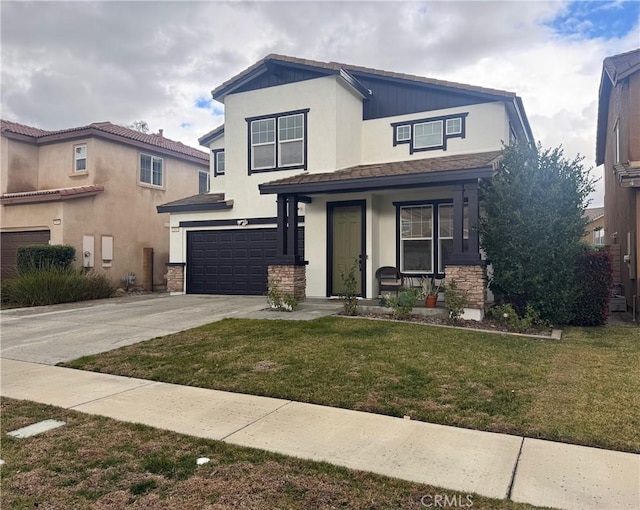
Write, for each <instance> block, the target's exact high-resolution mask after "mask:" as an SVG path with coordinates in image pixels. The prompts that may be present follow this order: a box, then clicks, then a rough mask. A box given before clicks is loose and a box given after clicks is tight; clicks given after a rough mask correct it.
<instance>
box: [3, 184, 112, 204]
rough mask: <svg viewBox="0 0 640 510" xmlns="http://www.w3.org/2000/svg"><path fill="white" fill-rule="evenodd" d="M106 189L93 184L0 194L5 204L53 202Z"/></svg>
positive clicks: (86, 195)
mask: <svg viewBox="0 0 640 510" xmlns="http://www.w3.org/2000/svg"><path fill="white" fill-rule="evenodd" d="M103 191H104V186H102V185H99V184H93V185H90V186H79V187H76V188H58V189H43V190H39V191H21V192H20V193H5V194H4V195H0V202H1V203H3V204H5V205H11V204H28V203H32V202H51V201H54V200H69V199H71V198H82V197H90V196H93V195H97V194H99V193H102V192H103Z"/></svg>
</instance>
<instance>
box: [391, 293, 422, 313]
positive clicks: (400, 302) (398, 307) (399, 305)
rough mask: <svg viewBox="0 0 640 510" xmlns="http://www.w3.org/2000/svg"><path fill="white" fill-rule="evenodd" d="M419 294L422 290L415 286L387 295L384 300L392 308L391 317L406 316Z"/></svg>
mask: <svg viewBox="0 0 640 510" xmlns="http://www.w3.org/2000/svg"><path fill="white" fill-rule="evenodd" d="M421 294H422V290H421V289H419V288H417V287H416V288H411V289H400V291H399V292H398V295H397V296H388V297H387V298H386V301H387V303H388V304H389V306H390V307H391V308H392V310H393V318H394V319H406V318H408V317H409V315H410V314H411V310H413V307H414V306H415V305H416V301H417V299H418V298H419V297H420V296H421Z"/></svg>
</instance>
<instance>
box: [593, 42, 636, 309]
mask: <svg viewBox="0 0 640 510" xmlns="http://www.w3.org/2000/svg"><path fill="white" fill-rule="evenodd" d="M596 164H597V165H602V164H604V188H605V195H604V208H605V216H604V230H605V244H607V245H610V246H611V251H612V253H613V256H614V280H615V281H614V284H622V286H623V287H624V294H625V298H626V301H627V307H628V308H629V309H635V308H637V306H639V305H640V302H638V299H639V298H638V296H640V277H639V276H638V271H639V270H640V267H639V264H638V253H640V49H636V50H633V51H629V52H626V53H622V54H620V55H613V56H611V57H607V58H605V59H604V62H603V65H602V78H601V81H600V91H599V95H598V127H597V132H596ZM634 299H635V300H636V302H635V303H634V302H633V301H634ZM634 305H635V308H634Z"/></svg>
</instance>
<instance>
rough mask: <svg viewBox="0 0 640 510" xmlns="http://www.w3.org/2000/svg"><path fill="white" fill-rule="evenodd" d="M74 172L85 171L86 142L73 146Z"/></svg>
mask: <svg viewBox="0 0 640 510" xmlns="http://www.w3.org/2000/svg"><path fill="white" fill-rule="evenodd" d="M73 159H74V161H73V170H74V172H86V171H87V144H82V145H74V146H73Z"/></svg>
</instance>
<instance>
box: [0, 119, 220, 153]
mask: <svg viewBox="0 0 640 510" xmlns="http://www.w3.org/2000/svg"><path fill="white" fill-rule="evenodd" d="M0 133H1V134H2V135H3V136H7V137H8V138H14V139H17V140H22V141H25V142H31V143H35V144H37V145H43V144H47V143H55V142H59V141H63V140H73V139H77V138H85V137H91V136H97V137H101V138H107V139H110V140H114V141H119V142H121V143H126V144H129V145H135V146H138V147H146V148H153V149H156V150H159V152H163V153H165V154H171V155H173V156H174V157H181V158H183V159H187V160H190V161H192V162H197V163H206V164H208V163H209V154H208V153H206V152H202V151H200V150H198V149H194V148H192V147H189V146H187V145H184V144H183V143H182V142H176V141H175V140H170V139H169V138H165V137H164V136H162V134H160V133H158V134H147V133H141V132H139V131H136V130H134V129H129V128H127V127H124V126H119V125H117V124H112V123H111V122H94V123H92V124H89V125H86V126H80V127H74V128H68V129H60V130H56V131H47V130H44V129H39V128H34V127H31V126H26V125H24V124H19V123H17V122H11V121H8V120H4V119H3V120H1V121H0Z"/></svg>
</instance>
